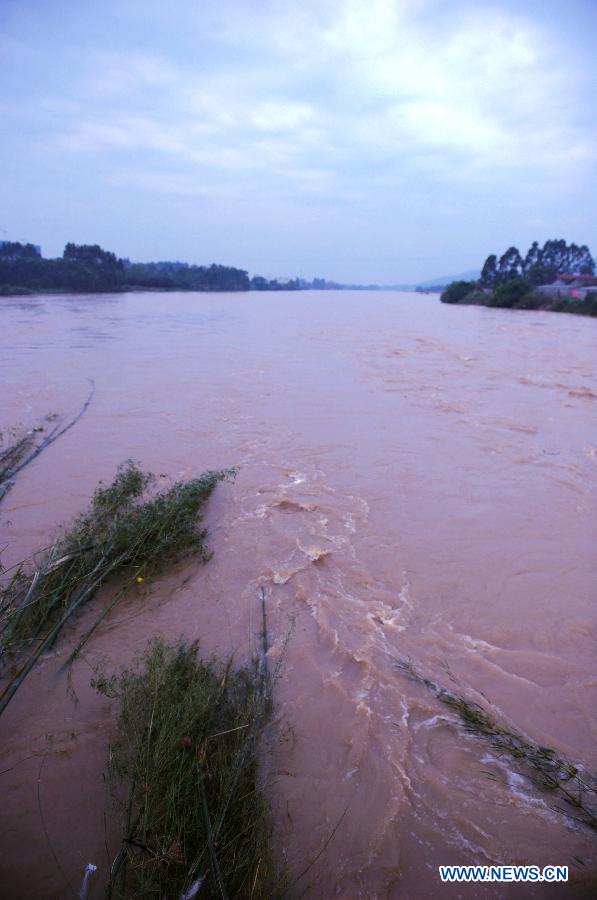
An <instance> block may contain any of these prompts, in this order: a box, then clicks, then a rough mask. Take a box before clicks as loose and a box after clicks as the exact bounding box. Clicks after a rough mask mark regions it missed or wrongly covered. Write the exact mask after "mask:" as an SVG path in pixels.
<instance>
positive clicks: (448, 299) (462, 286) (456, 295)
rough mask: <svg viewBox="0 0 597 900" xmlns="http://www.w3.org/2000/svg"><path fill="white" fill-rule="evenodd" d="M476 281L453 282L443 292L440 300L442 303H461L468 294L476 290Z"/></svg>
mask: <svg viewBox="0 0 597 900" xmlns="http://www.w3.org/2000/svg"><path fill="white" fill-rule="evenodd" d="M475 285H476V282H475V281H453V282H452V284H449V285H448V287H447V288H446V289H445V291H443V293H442V295H441V297H440V300H441V301H442V303H461V302H462V300H463V299H464V298H465V297H466V295H467V294H470V293H472V291H474V289H475Z"/></svg>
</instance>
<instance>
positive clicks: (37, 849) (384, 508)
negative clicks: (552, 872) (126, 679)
mask: <svg viewBox="0 0 597 900" xmlns="http://www.w3.org/2000/svg"><path fill="white" fill-rule="evenodd" d="M596 343H597V322H596V321H594V320H590V319H587V318H583V317H575V316H568V315H561V314H553V313H545V312H524V311H510V310H492V309H486V308H480V307H450V306H445V305H443V304H441V303H440V302H439V300H438V299H437V297H435V296H417V295H414V294H400V293H384V292H379V293H368V292H361V293H357V292H354V293H353V292H321V293H319V292H308V293H301V294H294V293H276V294H250V295H249V294H175V293H172V294H159V293H147V294H129V295H102V296H52V297H27V298H12V299H11V298H2V299H1V300H0V377H1V385H2V386H1V396H2V403H1V411H0V430H3V431H5V430H6V429H9V428H10V427H13V426H15V427H20V428H32V427H35V426H36V425H39V423H40V421H41V420H43V417H44V416H46V415H47V414H49V413H59V414H62V415H65V416H67V417H71V416H73V415H74V414H75V413H76V412H77V411H78V409H79V408H80V407H81V405H82V403H83V401H84V400H85V398H86V396H87V393H88V390H89V384H88V379H93V380H94V382H95V389H96V390H95V396H94V398H93V401H92V403H91V405H90V407H89V409H88V411H87V413H86V414H85V415H84V417H83V418H82V419H81V420H80V421H79V423H78V424H77V425H76V426H75V427H74V428H73V429H72V430H70V431H69V432H68V433H67V434H65V435H64V436H63V437H62V438H60V440H59V441H57V442H56V443H55V444H53V445H52V447H50V448H49V449H48V450H46V451H45V452H44V453H43V454H42V455H41V456H40V457H39V458H38V459H37V460H36V461H35V462H34V463H32V464H31V465H30V466H29V467H28V468H27V469H25V470H24V471H23V472H22V473H21V474H20V475H19V477H18V479H17V482H16V484H15V487H14V488H13V490H12V491H11V492H10V493H9V494H8V496H7V497H6V498H5V500H4V501H3V503H2V506H1V507H0V526H1V527H0V547H1V548H2V551H3V554H2V559H3V563H4V565H5V566H9V565H11V564H13V563H14V562H16V561H17V560H19V559H20V558H22V557H25V556H26V555H27V554H30V553H32V552H34V551H35V550H36V549H39V548H40V547H43V546H45V545H47V544H48V543H49V541H50V540H51V539H52V538H53V537H55V536H56V535H57V534H58V533H59V529H60V526H61V525H64V524H68V522H69V521H71V520H72V518H73V516H74V515H76V514H77V513H78V512H79V511H81V510H82V509H84V508H85V507H86V505H87V502H88V499H89V497H90V495H91V493H92V491H93V490H94V488H95V487H96V485H97V483H98V481H99V479H104V480H110V479H111V478H112V477H113V475H114V472H115V469H116V467H117V465H118V464H119V463H121V462H122V461H123V460H125V459H127V458H133V459H135V460H138V461H139V462H140V463H141V465H142V466H143V467H144V468H146V469H149V470H151V471H153V472H155V473H156V474H158V475H160V474H164V475H167V476H168V477H170V478H190V477H193V476H196V475H197V474H199V473H200V472H202V471H203V470H205V469H208V468H221V467H224V466H238V467H239V474H238V477H237V479H236V481H235V482H234V483H227V484H224V485H220V486H219V487H218V488H217V489H216V492H215V493H214V495H213V497H212V499H211V500H210V502H209V512H208V515H207V517H206V524H207V526H208V528H209V530H210V546H211V549H212V550H213V552H214V555H213V558H212V559H211V561H210V562H209V563H207V564H206V565H204V566H202V565H200V564H199V563H198V562H197V561H195V560H190V561H187V562H185V563H183V564H179V565H178V566H176V567H175V569H174V570H170V571H169V572H168V573H167V574H165V575H163V576H161V577H159V578H155V579H153V580H151V581H150V582H146V583H144V584H143V585H140V586H139V588H138V590H137V589H136V590H135V591H133V592H132V593H131V595H129V596H128V597H127V598H126V599H125V600H124V601H123V602H122V603H121V604H120V605H119V606H118V607H117V609H116V610H115V611H114V613H113V614H112V615H111V616H110V617H109V618H108V619H107V620H106V622H105V624H104V625H103V626H102V627H101V629H100V630H98V631H97V632H96V634H95V635H94V637H93V639H92V641H91V642H90V643H89V644H88V646H87V651H86V653H85V656H84V659H82V660H80V661H79V662H78V663H77V664H76V665H75V667H74V670H73V672H72V678H71V679H70V683H69V684H67V680H66V677H65V676H64V674H63V673H61V672H60V671H59V669H60V666H61V665H62V663H63V662H64V660H65V657H66V654H67V652H68V649H69V647H72V646H73V643H74V641H75V640H76V634H77V632H79V631H80V630H81V628H82V626H83V623H84V618H83V620H82V621H81V622H80V623H79V624H78V625H77V626H76V627H75V629H74V630H72V631H70V632H69V633H68V634H67V635H66V636H65V637H64V638H63V640H62V642H61V643H59V645H58V646H57V648H56V650H55V651H54V652H53V653H52V654H49V655H48V656H47V657H46V658H45V659H44V660H43V661H42V663H41V664H40V665H39V666H38V667H37V669H35V670H34V672H33V673H32V675H31V676H30V677H29V678H28V680H27V681H26V682H25V684H24V686H23V687H22V688H21V690H20V691H19V693H18V694H17V696H16V698H15V699H14V700H13V701H12V703H11V705H10V706H9V707H8V709H7V711H6V713H5V714H4V715H3V716H2V718H1V719H0V736H1V740H2V763H1V765H0V770H1V775H0V788H1V790H2V794H1V796H2V801H1V804H0V819H1V829H2V852H1V853H0V858H1V862H0V896H2V897H5V898H10V900H16V898H21V897H22V898H25V897H26V898H44V900H45V898H62V897H65V898H66V897H72V896H73V889H74V891H75V892H76V891H78V888H79V885H80V883H81V878H82V874H83V869H84V868H85V865H86V864H87V863H88V862H93V863H95V864H97V865H98V866H99V867H100V872H99V873H98V874H97V875H96V876H94V880H92V892H91V894H90V897H91V898H100V897H102V896H103V894H102V888H101V886H102V878H103V874H104V873H105V870H106V866H107V863H108V859H109V857H110V855H111V854H113V853H114V852H115V850H116V846H115V843H114V828H113V823H112V819H111V815H112V814H111V811H110V806H109V803H108V800H107V790H106V785H105V782H104V778H103V772H104V771H105V768H106V754H107V747H108V742H109V739H110V734H111V729H112V727H113V716H114V710H113V708H112V706H111V704H110V703H109V701H107V700H106V699H105V698H102V697H98V696H97V695H95V693H94V692H93V691H92V690H91V688H90V687H89V680H90V677H91V675H92V671H93V669H94V667H95V666H97V665H98V664H102V665H104V666H106V667H107V669H108V671H111V670H113V669H115V668H119V667H121V666H122V665H124V664H127V663H130V662H131V660H133V659H134V657H135V655H136V654H138V653H139V652H140V651H141V650H142V649H143V647H144V646H145V643H146V641H147V639H148V637H150V636H152V635H154V634H162V635H164V636H165V637H167V638H175V637H178V636H179V635H181V634H183V635H185V636H186V637H187V638H189V639H195V638H198V639H199V640H200V642H201V648H202V650H203V652H204V653H205V654H206V655H211V654H212V653H215V654H219V655H221V656H227V655H229V654H231V653H234V655H235V658H237V659H238V660H239V662H242V661H244V660H246V659H247V658H248V657H249V656H250V655H251V653H253V652H254V651H255V649H256V648H257V647H258V646H259V631H260V626H261V609H260V591H261V588H262V587H263V588H264V590H265V593H266V598H267V607H268V615H269V619H268V623H269V628H270V631H271V635H270V638H271V641H272V649H271V651H270V656H271V658H272V664H273V662H274V660H277V659H281V670H280V678H279V681H278V683H277V686H276V698H275V700H276V707H275V717H274V722H273V726H272V727H271V733H270V735H269V738H268V740H267V741H266V746H265V747H264V749H263V753H262V756H263V766H262V768H263V782H264V787H265V790H266V792H267V795H268V797H269V799H270V802H271V804H272V809H273V816H274V822H275V843H276V852H277V853H278V854H279V857H280V859H283V860H284V861H285V862H286V864H287V866H288V868H289V871H290V873H291V875H292V876H293V877H295V878H296V877H297V876H299V875H301V873H302V872H303V870H304V869H305V868H307V867H308V866H309V864H310V863H311V862H313V861H314V860H315V862H314V864H313V865H311V867H310V868H309V869H308V871H307V872H306V873H305V874H303V875H302V877H301V878H300V879H299V881H298V882H297V883H296V884H295V886H294V888H293V896H296V897H299V896H305V897H307V898H309V897H311V898H323V900H327V898H334V897H341V898H380V900H381V898H405V900H412V898H417V900H418V898H434V897H442V898H444V897H445V898H452V897H454V898H456V897H465V898H469V897H471V898H473V897H474V898H477V897H481V898H485V897H487V898H510V897H516V898H518V897H543V896H548V895H549V896H550V897H553V896H556V895H557V896H558V897H585V896H587V897H588V896H591V895H592V891H595V881H594V880H593V881H592V882H591V878H593V879H594V877H595V871H596V852H595V850H596V846H595V844H596V842H595V836H594V834H591V833H590V832H588V831H587V830H586V829H583V828H581V827H579V826H577V825H576V824H575V823H574V822H573V821H571V820H570V819H569V818H566V816H564V815H562V813H560V812H558V811H557V809H555V808H554V807H556V806H558V803H557V800H556V798H554V797H552V796H551V795H550V794H546V793H545V792H542V791H540V790H538V789H537V787H536V786H534V785H533V784H532V783H531V782H530V781H529V780H528V779H526V778H525V777H523V776H521V775H520V774H519V772H518V771H517V770H516V768H515V766H514V765H513V764H512V762H511V761H510V760H508V759H507V758H505V757H502V758H500V757H498V756H497V755H496V754H495V753H494V751H493V750H492V749H491V747H490V746H489V745H488V744H487V743H486V742H484V741H483V740H481V739H479V738H478V737H476V736H473V735H467V734H465V733H464V732H463V730H462V728H461V725H460V723H459V720H458V718H457V717H456V716H455V714H454V713H453V712H452V710H450V709H449V708H448V707H446V706H445V705H442V704H441V703H439V702H438V700H437V699H436V698H435V697H434V696H433V695H432V694H431V693H430V692H429V691H428V690H426V688H425V687H424V686H421V685H419V684H416V683H413V682H412V681H410V680H408V679H407V678H406V677H405V676H404V674H403V673H402V672H401V671H400V670H399V669H397V668H396V665H395V659H396V658H400V659H408V660H410V661H411V662H412V664H413V665H414V666H415V667H416V668H417V670H418V671H420V672H421V673H422V674H424V675H425V676H426V677H429V678H431V679H433V680H435V681H436V682H438V683H440V684H444V685H446V686H448V687H450V688H451V689H453V690H454V691H456V692H457V693H462V694H464V695H466V696H467V697H468V698H470V699H471V700H478V701H480V702H482V703H483V704H484V706H485V708H486V709H488V710H490V711H491V713H492V715H494V716H496V717H497V718H498V720H499V721H500V722H502V723H504V724H506V725H507V726H508V727H511V728H514V729H517V730H519V731H522V732H523V733H524V734H526V735H527V736H528V737H529V738H531V739H532V740H533V741H535V742H536V743H538V744H541V745H546V746H549V747H554V748H556V749H557V750H558V751H559V752H561V753H563V754H565V755H566V756H568V757H569V758H571V759H572V760H574V761H576V762H578V763H581V764H583V765H584V766H586V767H588V768H589V769H593V770H594V769H596V768H597V727H596V720H595V710H596V708H597V703H596V700H597V690H596V688H597V682H596V678H595V659H596V653H595V650H596V638H597V628H596V616H595V587H596V583H597V579H596V577H595V576H596V569H597V555H596V553H595V547H596V537H597V503H596V493H597V491H596V484H597V429H596V423H597V416H596V413H597V352H596ZM99 602H101V598H100V601H99ZM77 701H78V702H77ZM560 806H561V804H560ZM568 811H569V812H570V810H568ZM324 847H325V849H324V850H323V852H321V851H322V849H323V848H324ZM318 854H320V855H319V856H318ZM464 863H479V864H489V863H504V864H508V863H529V864H537V865H540V866H543V865H545V864H557V865H568V866H569V867H570V877H571V881H570V882H569V884H568V885H567V886H556V887H548V886H541V885H534V886H531V885H524V886H523V885H497V884H493V885H480V884H478V885H474V886H473V885H452V886H449V885H441V884H440V882H439V878H438V873H437V866H438V865H439V864H464ZM69 884H70V885H71V887H70V888H69V886H68V885H69ZM591 884H592V887H591ZM593 895H594V894H593Z"/></svg>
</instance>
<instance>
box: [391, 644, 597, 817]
mask: <svg viewBox="0 0 597 900" xmlns="http://www.w3.org/2000/svg"><path fill="white" fill-rule="evenodd" d="M395 665H396V667H397V668H398V669H400V670H401V671H402V672H404V673H405V675H407V676H408V677H409V678H410V679H411V681H414V682H416V683H417V684H420V685H423V686H424V687H426V688H427V689H428V690H430V691H431V692H432V693H433V694H435V696H436V697H437V699H438V700H440V701H441V702H442V703H445V704H446V706H449V707H450V708H451V709H453V710H454V711H455V712H456V713H458V715H459V717H460V719H461V721H462V723H463V726H464V729H465V731H467V732H468V733H469V734H474V735H477V736H478V737H481V738H484V739H485V740H487V741H488V742H489V743H490V744H491V746H492V747H493V749H494V750H496V751H497V753H499V754H507V755H508V756H510V757H511V758H512V759H513V760H515V761H516V763H517V764H518V766H519V767H520V769H521V771H522V773H523V774H526V775H527V776H528V777H530V778H531V780H532V781H534V782H535V784H537V785H538V786H539V787H540V788H543V789H545V790H548V791H552V792H553V793H554V794H555V795H556V796H557V797H558V798H559V799H560V800H562V801H564V802H565V803H566V804H567V806H568V807H569V808H571V809H574V810H575V812H574V813H571V812H568V811H566V810H564V809H562V808H559V810H558V811H559V812H564V813H565V814H566V815H567V816H568V817H570V818H572V819H574V820H575V821H576V822H578V823H580V824H582V825H586V826H588V827H589V828H593V829H597V775H595V774H592V773H590V772H586V771H585V770H584V769H583V767H582V766H580V765H576V764H574V763H572V762H570V761H569V760H567V759H565V757H563V756H561V755H560V754H559V753H558V752H557V751H556V750H553V749H552V748H550V747H542V746H540V745H539V744H535V743H533V742H532V741H531V740H529V739H528V738H527V737H525V736H524V735H523V734H521V733H520V732H517V731H513V730H510V729H508V728H505V727H503V726H502V725H500V724H499V722H498V721H497V720H496V719H495V718H494V717H493V716H492V715H490V713H488V712H487V711H486V710H485V709H483V707H482V706H480V705H479V704H478V703H474V702H473V701H472V700H468V699H467V698H466V697H463V696H462V695H460V694H456V693H454V692H453V691H450V690H448V689H447V688H445V687H442V686H441V685H439V684H436V682H434V681H431V680H430V679H429V678H426V677H425V676H424V675H421V674H420V673H419V672H417V671H416V669H415V668H414V667H413V665H412V663H410V662H409V661H408V660H403V659H396V660H395Z"/></svg>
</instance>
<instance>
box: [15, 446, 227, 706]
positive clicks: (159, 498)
mask: <svg viewBox="0 0 597 900" xmlns="http://www.w3.org/2000/svg"><path fill="white" fill-rule="evenodd" d="M232 475H234V470H232V469H226V470H222V471H215V472H205V473H204V474H203V475H201V477H200V478H195V479H192V480H191V481H186V482H177V483H176V484H173V485H172V486H171V487H169V488H168V489H166V490H164V491H162V492H159V493H157V494H156V495H155V496H153V497H151V498H150V499H148V500H146V501H145V502H141V500H140V498H141V495H142V494H143V492H144V491H145V489H146V488H147V487H148V485H149V484H150V482H151V481H152V476H150V475H148V474H146V473H144V472H142V471H141V470H140V469H139V467H138V466H137V465H136V464H135V463H134V462H132V461H130V460H129V461H128V462H126V463H124V464H123V465H122V466H120V468H119V470H118V472H117V474H116V477H115V479H114V481H113V482H112V484H110V485H108V486H100V487H99V488H98V489H97V490H96V492H95V494H94V495H93V499H92V501H91V505H90V507H89V510H88V511H87V512H86V513H84V514H83V515H81V516H79V517H78V518H77V519H76V520H75V522H74V523H73V524H72V526H71V527H70V529H69V530H68V531H67V532H66V534H65V535H64V537H62V538H61V539H59V540H58V541H56V542H55V543H54V544H52V545H51V546H50V547H49V548H48V549H47V550H46V551H45V552H44V553H43V554H42V555H41V558H39V559H38V561H37V565H36V567H35V568H31V566H27V565H26V564H25V563H24V564H23V565H21V566H19V567H17V569H16V571H15V572H14V574H13V575H12V577H11V578H10V580H9V581H8V583H7V584H6V586H5V587H4V588H3V590H2V591H1V592H0V662H6V660H7V659H8V658H10V657H14V655H15V654H16V655H17V656H22V655H23V652H24V651H25V650H26V649H29V650H30V648H31V647H33V649H32V650H31V651H30V652H29V655H28V656H27V655H26V656H25V657H24V658H23V659H22V661H21V663H20V665H19V666H18V668H17V670H16V672H15V673H14V675H13V677H12V679H11V680H10V681H9V683H8V685H7V687H6V688H5V690H4V692H3V693H2V694H0V713H2V712H3V710H4V709H5V707H6V705H7V704H8V702H9V701H10V699H11V698H12V696H13V695H14V693H15V691H16V690H17V688H18V687H19V685H20V684H21V683H22V681H23V680H24V678H25V677H26V675H27V674H28V673H29V672H30V671H31V669H32V668H33V666H34V665H35V662H36V661H37V659H38V658H39V657H40V655H41V654H42V653H43V652H45V651H46V650H47V649H48V648H49V647H51V646H52V645H53V644H54V642H55V641H56V639H57V638H58V635H59V634H60V632H61V631H62V629H63V628H64V626H65V625H66V623H67V622H68V621H69V620H70V619H71V618H72V616H73V615H74V614H75V613H76V612H77V610H79V609H80V608H81V607H82V606H83V605H85V604H87V603H89V601H90V600H91V599H92V598H93V597H94V595H95V594H96V593H97V591H98V590H99V588H100V587H101V586H102V585H103V584H105V583H106V581H107V580H108V579H109V578H116V577H117V576H118V577H119V579H120V581H119V586H118V590H117V591H116V594H115V596H114V598H113V599H112V601H111V602H110V604H109V605H108V607H107V609H105V610H104V611H103V612H102V613H101V614H100V615H99V616H98V617H97V618H96V620H95V621H94V622H93V624H92V625H91V627H90V628H89V629H88V630H87V631H86V632H85V634H84V635H83V637H82V638H81V641H80V642H79V645H78V646H77V648H76V650H75V651H74V654H73V656H74V655H76V654H77V653H78V652H79V651H80V649H81V647H82V646H83V645H84V643H85V642H86V641H87V640H88V638H89V636H90V635H91V634H92V632H93V631H94V629H95V628H96V627H97V625H98V624H99V622H100V621H102V619H103V618H104V617H105V616H106V615H107V613H108V612H109V611H110V610H111V609H112V608H113V607H114V606H115V605H116V604H117V603H118V602H119V600H120V599H121V597H122V595H123V592H124V589H125V588H126V587H127V586H128V585H129V584H131V583H132V582H133V581H134V580H135V579H143V578H144V577H145V575H146V573H148V572H151V571H155V570H157V569H159V568H160V567H162V566H164V565H165V564H167V563H173V562H176V561H177V560H179V559H180V558H181V557H183V556H185V555H186V554H188V553H191V552H193V553H198V554H199V555H200V556H201V557H202V559H204V560H207V559H208V558H209V553H208V550H207V547H206V545H205V539H206V537H207V532H206V530H205V529H199V528H198V527H197V525H198V522H199V520H200V519H201V516H202V510H203V506H204V504H205V502H206V500H207V499H208V497H209V496H210V494H211V493H212V491H213V490H214V488H215V486H216V484H217V483H218V482H219V481H222V479H224V478H227V477H230V476H232ZM71 658H72V657H71Z"/></svg>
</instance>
